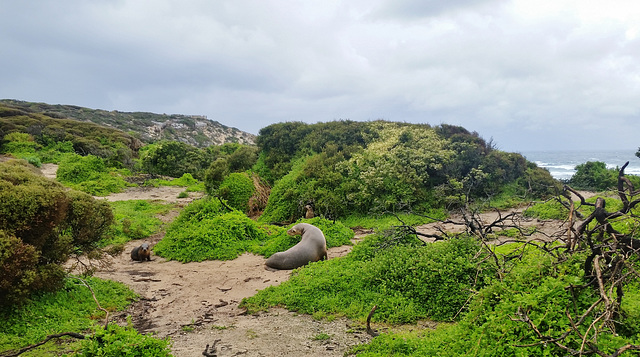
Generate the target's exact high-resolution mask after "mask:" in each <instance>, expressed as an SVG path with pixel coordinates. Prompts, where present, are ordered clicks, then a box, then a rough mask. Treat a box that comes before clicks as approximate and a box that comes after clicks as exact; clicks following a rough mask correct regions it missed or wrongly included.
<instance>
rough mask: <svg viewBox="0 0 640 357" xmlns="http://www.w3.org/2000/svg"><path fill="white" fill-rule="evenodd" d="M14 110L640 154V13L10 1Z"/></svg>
mask: <svg viewBox="0 0 640 357" xmlns="http://www.w3.org/2000/svg"><path fill="white" fill-rule="evenodd" d="M0 18H1V19H2V20H1V21H0V73H2V76H1V77H0V78H1V79H0V99H18V100H25V101H32V102H44V103H49V104H70V105H78V106H82V107H88V108H92V109H104V110H119V111H125V112H135V111H143V112H153V113H166V114H194V115H206V116H207V117H208V118H209V119H212V120H215V121H218V122H220V123H222V124H224V125H226V126H230V127H235V128H238V129H240V130H243V131H246V132H249V133H252V134H258V133H259V131H260V129H261V128H263V127H266V126H268V125H270V124H273V123H279V122H287V121H302V122H306V123H317V122H328V121H333V120H341V119H349V120H355V121H370V120H377V119H384V120H389V121H398V122H409V123H427V124H431V125H434V126H435V125H440V124H451V125H460V126H462V127H464V128H466V129H467V130H469V131H476V132H478V133H479V134H480V136H481V137H483V138H484V139H485V140H487V141H488V140H492V142H493V144H494V145H495V147H497V148H498V149H501V150H504V151H510V152H524V151H537V150H593V149H607V150H608V149H611V150H613V149H616V150H621V149H622V150H630V151H633V152H635V151H636V150H637V149H638V147H639V146H640V135H638V134H640V120H639V119H640V2H639V1H637V0H616V1H615V2H611V1H605V0H603V1H600V0H535V1H532V0H504V1H503V0H474V1H472V0H449V1H441V0H348V1H333V0H319V1H316V0H307V1H290V0H278V1H272V0H255V1H247V0H229V1H224V0H220V1H218V0H180V1H178V0H173V1H170V0H153V1H150V0H92V1H86V0H37V1H36V0H21V1H15V0H0Z"/></svg>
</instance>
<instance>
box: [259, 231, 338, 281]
mask: <svg viewBox="0 0 640 357" xmlns="http://www.w3.org/2000/svg"><path fill="white" fill-rule="evenodd" d="M287 234H289V235H296V234H301V235H302V238H301V239H300V242H298V244H296V245H294V246H293V247H291V248H289V249H287V250H286V251H284V252H278V253H275V254H274V255H272V256H271V257H269V259H267V261H266V262H265V264H266V265H267V266H268V267H269V268H273V269H282V270H289V269H295V268H299V267H301V266H303V265H306V264H307V263H309V262H317V261H318V260H321V259H325V260H326V259H327V240H326V239H325V238H324V234H322V231H321V230H320V229H319V228H318V227H316V226H313V225H311V224H309V223H298V224H296V225H295V226H293V227H292V228H291V229H289V230H288V231H287Z"/></svg>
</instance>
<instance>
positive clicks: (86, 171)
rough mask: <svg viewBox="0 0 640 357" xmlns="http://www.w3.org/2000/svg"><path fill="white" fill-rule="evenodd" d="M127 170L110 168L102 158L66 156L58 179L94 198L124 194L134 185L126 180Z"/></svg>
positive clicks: (57, 176)
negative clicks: (127, 188) (124, 191)
mask: <svg viewBox="0 0 640 357" xmlns="http://www.w3.org/2000/svg"><path fill="white" fill-rule="evenodd" d="M130 174H131V173H130V172H129V170H127V169H114V168H108V167H107V166H106V164H105V163H104V160H103V159H102V158H100V157H97V156H93V155H87V156H80V155H77V154H66V155H65V156H64V158H63V160H62V161H61V162H60V165H59V166H58V172H57V174H56V178H57V179H58V181H60V182H61V183H63V184H65V185H67V186H69V187H71V188H74V189H76V190H79V191H82V192H86V193H89V194H91V195H94V196H106V195H108V194H110V193H117V192H122V191H123V190H124V189H125V188H126V187H129V186H131V185H132V184H129V183H127V181H126V180H125V179H124V177H126V176H130Z"/></svg>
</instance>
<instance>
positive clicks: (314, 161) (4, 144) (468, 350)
mask: <svg viewBox="0 0 640 357" xmlns="http://www.w3.org/2000/svg"><path fill="white" fill-rule="evenodd" d="M54 109H55V110H53V109H52V110H51V111H50V112H48V113H45V114H42V113H37V112H38V111H42V108H39V109H38V108H31V109H28V108H21V109H20V108H16V107H10V106H4V105H2V104H0V139H2V141H0V153H3V154H6V155H8V156H12V157H14V158H19V159H24V160H25V161H21V160H10V161H7V162H2V163H0V266H2V269H3V274H2V275H1V276H0V301H1V302H3V303H4V304H5V309H4V310H2V313H3V314H4V315H3V321H9V324H8V325H7V326H10V328H9V330H7V331H8V332H6V333H4V334H0V344H2V346H4V347H5V348H10V347H15V346H16V345H20V344H22V343H29V342H32V341H36V340H38V339H41V338H42V336H43V334H44V335H46V334H47V333H52V332H54V331H59V330H54V329H50V330H47V331H44V329H43V331H40V330H38V333H39V334H38V335H34V336H31V337H28V338H27V339H25V340H22V342H16V341H17V340H18V339H20V337H19V336H20V333H23V332H21V330H19V328H18V327H19V326H18V325H20V324H19V323H17V322H16V321H22V320H25V321H31V320H30V319H31V317H29V316H27V315H26V314H28V313H29V311H26V310H24V309H21V308H20V305H18V304H16V302H18V301H26V304H28V305H27V306H30V307H29V309H31V310H33V311H38V309H41V308H43V309H46V312H43V313H42V314H46V315H49V314H50V313H51V312H50V311H49V309H61V310H62V311H64V308H63V307H61V306H60V305H64V304H65V303H64V300H66V299H72V300H73V299H78V298H76V297H70V295H73V294H76V293H79V292H78V291H77V290H78V287H77V286H76V285H73V284H72V283H70V281H71V280H69V279H65V276H66V273H65V272H64V270H63V269H62V268H61V264H62V263H64V262H65V261H66V260H67V259H68V258H69V257H71V256H74V255H81V254H93V255H92V256H97V254H98V252H99V251H100V250H99V249H100V248H104V247H106V246H109V247H110V249H111V250H112V251H114V252H118V249H120V251H121V250H122V247H123V245H124V243H126V242H127V241H129V240H132V239H141V238H145V237H148V236H149V235H151V234H154V233H156V232H158V231H159V230H160V229H164V227H163V226H162V222H161V221H160V220H159V219H158V218H157V217H155V216H156V215H157V214H162V213H166V212H168V210H171V209H175V206H173V205H165V204H161V203H157V202H148V201H128V202H121V203H112V204H108V203H106V202H103V201H96V200H94V199H93V198H92V197H91V196H89V195H88V194H86V193H90V194H92V195H106V194H108V193H109V192H118V191H121V190H123V189H125V188H126V187H128V186H132V185H180V186H184V187H187V188H186V190H201V191H202V190H204V191H206V193H207V194H208V197H206V198H205V199H201V200H197V201H194V202H193V203H191V204H190V205H188V206H187V207H185V208H184V209H183V210H182V211H181V213H180V215H179V216H178V218H177V219H176V220H175V221H174V222H172V223H171V224H170V225H168V226H167V227H166V236H165V237H164V238H163V239H162V240H161V241H160V242H159V243H158V244H157V245H156V246H155V247H154V253H155V254H157V255H159V256H163V257H165V258H167V259H175V260H178V261H181V262H185V263H186V262H193V261H202V260H206V259H234V258H236V257H237V256H238V255H240V254H242V253H244V252H252V253H256V254H261V255H264V256H265V257H268V256H270V255H272V254H274V253H275V252H278V251H283V250H286V249H288V248H289V247H291V246H293V245H294V244H296V243H297V242H298V241H299V237H292V236H289V235H287V234H286V229H287V228H288V227H291V226H292V225H293V224H295V223H297V222H301V221H304V222H309V223H311V224H314V225H316V226H318V227H319V228H321V229H322V231H323V232H324V234H325V236H326V238H327V245H328V246H329V247H332V246H339V245H344V244H350V239H351V238H352V237H353V231H352V230H350V229H349V228H348V227H356V226H361V227H368V228H374V229H376V232H377V233H376V234H374V235H371V236H368V237H367V238H366V239H365V240H364V241H362V242H360V243H359V244H358V245H356V246H355V247H354V249H353V250H352V252H351V253H350V254H349V255H347V256H346V257H343V258H336V259H330V260H328V261H323V262H318V263H313V264H309V265H308V266H305V267H303V268H301V269H298V270H296V271H295V272H294V273H293V275H292V277H291V279H290V280H289V281H287V282H285V283H283V284H281V285H280V286H278V287H272V288H268V289H265V290H264V291H261V292H259V293H258V294H257V295H256V296H254V297H251V298H248V299H245V300H244V301H243V302H242V305H243V306H245V307H247V308H248V309H249V310H251V311H254V310H260V309H266V308H268V307H270V306H277V305H281V306H286V307H287V308H289V309H292V310H297V311H300V312H302V313H309V314H312V315H314V316H315V317H316V318H324V317H327V318H332V317H333V316H338V315H344V316H348V317H350V318H353V319H359V320H364V318H365V317H366V315H367V313H368V312H369V311H370V309H371V307H372V306H374V305H377V306H378V310H377V312H376V315H375V316H374V318H373V321H374V322H376V323H386V324H389V325H386V326H393V325H394V324H398V323H415V322H416V321H418V320H421V319H431V320H436V321H441V322H454V323H448V324H442V325H440V327H438V328H437V329H436V330H435V331H431V332H420V333H414V332H411V333H405V332H393V331H394V330H393V329H391V330H390V332H389V333H384V334H382V335H381V336H379V337H377V338H375V339H374V340H373V342H372V343H371V344H369V345H364V346H359V347H357V348H355V349H354V350H353V351H352V352H354V353H359V354H362V355H372V356H373V355H391V354H395V355H415V354H418V355H451V356H453V355H461V354H469V355H560V354H562V353H563V352H566V351H576V350H579V351H583V350H584V348H583V347H584V346H587V347H589V348H591V349H590V350H589V351H593V346H596V348H597V349H599V351H601V352H602V353H606V354H611V353H614V352H615V351H616V350H617V349H619V348H620V346H623V345H625V344H629V345H633V346H636V345H638V344H640V330H639V329H638V326H640V305H639V304H638V303H637V301H638V299H639V298H640V285H639V281H638V276H637V273H635V272H636V271H638V267H637V263H638V260H637V251H635V252H633V251H631V252H630V251H625V255H622V254H620V251H619V250H620V249H623V248H617V247H614V248H611V247H612V246H611V241H614V242H615V241H616V240H618V239H622V240H623V241H630V242H634V239H636V238H635V237H637V232H638V231H639V229H640V224H639V223H638V221H637V219H634V217H636V218H637V215H638V214H639V212H637V209H636V208H634V207H635V205H636V204H637V202H636V201H637V199H636V200H634V198H633V196H634V194H633V192H631V193H630V197H631V198H630V200H628V201H627V202H625V201H624V200H621V199H615V198H611V197H607V198H605V199H604V200H601V201H598V200H596V199H592V200H586V201H584V202H582V203H581V204H578V205H577V206H578V207H579V212H575V213H576V215H575V216H572V217H587V216H590V215H594V214H596V213H597V212H602V211H604V207H605V204H606V209H607V210H608V212H613V211H616V210H617V211H618V212H623V214H621V215H617V216H615V217H616V219H615V220H613V221H612V222H611V223H606V224H605V223H602V222H599V223H598V224H596V223H591V225H589V226H585V227H583V228H584V230H583V231H582V233H584V234H582V233H581V234H582V235H580V236H579V237H578V238H579V244H576V245H575V246H574V247H573V248H572V249H569V250H567V249H565V248H566V247H565V246H563V245H560V244H555V243H553V242H555V241H556V240H557V239H559V238H557V237H556V238H554V239H551V240H550V242H544V243H540V244H538V243H531V242H526V243H520V244H512V245H504V246H501V247H495V246H494V245H493V244H492V243H493V242H491V241H489V239H494V238H495V237H496V236H498V235H500V236H502V237H509V238H512V239H515V240H526V237H525V235H526V234H528V233H530V232H531V231H530V230H527V229H522V227H511V228H509V230H507V229H505V230H502V231H498V230H497V229H495V230H494V231H492V230H488V231H486V232H485V231H484V230H483V229H482V228H483V227H479V226H477V224H479V223H478V221H477V220H475V221H474V219H473V217H469V216H468V215H465V216H464V217H465V218H466V221H467V222H466V223H467V225H468V226H469V227H471V228H473V229H471V228H470V229H469V230H468V231H467V232H466V234H461V235H453V236H447V237H446V239H443V241H439V242H436V243H433V244H425V243H424V242H423V241H422V240H420V239H417V235H416V232H415V231H413V230H412V228H411V227H412V226H414V225H417V224H421V223H426V222H429V221H432V219H433V218H439V219H443V218H445V217H446V216H447V214H448V213H447V212H449V210H452V209H460V210H462V212H463V213H465V212H467V213H468V212H474V211H475V210H480V209H483V208H487V207H498V206H499V207H510V206H513V205H515V204H518V203H521V202H523V201H524V200H528V199H532V198H538V199H541V198H542V199H547V198H551V197H553V194H555V193H560V192H565V193H566V191H562V187H561V184H560V183H559V182H557V181H556V180H553V179H552V178H551V176H550V175H549V173H548V172H547V171H546V170H543V169H540V168H538V167H537V166H536V165H534V164H532V163H530V162H527V161H526V160H525V159H524V157H522V156H521V155H519V154H515V153H507V152H503V151H500V150H497V149H495V148H494V147H493V145H492V144H491V143H488V142H486V141H485V140H484V139H482V138H481V137H480V136H479V135H478V134H477V133H471V132H469V131H467V130H466V129H464V128H461V127H457V126H450V125H439V126H435V127H432V126H430V125H416V124H407V123H392V122H385V121H373V122H353V121H335V122H328V123H318V124H305V123H301V122H289V123H279V124H273V125H270V126H268V127H265V128H263V129H262V130H261V131H260V135H259V136H258V138H257V146H250V145H240V144H237V143H226V144H224V145H216V146H209V147H206V148H198V147H194V146H192V145H189V144H186V143H184V142H180V141H176V140H162V141H156V142H152V143H148V144H146V145H143V144H142V142H141V141H139V140H137V139H136V138H135V137H134V136H132V135H129V134H126V133H124V132H122V131H119V130H116V129H112V128H106V127H101V126H97V125H95V124H93V123H86V122H77V121H73V120H69V119H64V118H65V117H67V116H68V114H65V113H66V112H65V110H67V109H69V110H70V111H74V112H78V111H79V109H78V108H77V107H75V108H64V107H57V108H54ZM80 111H81V110H80ZM105 113H111V114H109V115H107V116H111V117H112V119H114V121H113V123H119V120H121V119H122V118H124V116H121V114H124V113H118V112H115V113H114V112H105ZM105 113H102V114H105ZM105 115H106V114H105ZM184 125H187V126H188V125H191V124H189V123H186V122H185V123H184ZM639 153H640V150H639ZM639 157H640V154H639ZM27 162H28V163H31V164H33V165H35V166H36V167H37V166H39V165H40V164H42V163H50V162H51V163H56V164H58V165H59V168H58V174H57V182H56V181H52V180H47V179H44V178H43V177H41V176H39V175H37V174H36V173H34V172H33V170H34V168H33V166H31V165H29V164H27ZM568 183H569V184H570V185H572V186H574V187H575V188H577V189H590V190H607V189H611V188H614V189H616V190H617V191H618V192H619V191H621V188H620V186H616V185H620V179H619V176H618V170H610V169H607V168H606V167H605V166H604V164H603V163H585V164H583V165H580V166H578V168H577V173H576V175H575V176H574V177H573V178H572V179H571V181H569V182H568ZM628 184H629V185H634V186H635V187H638V185H640V181H638V178H637V177H629V179H628ZM63 185H64V186H63ZM68 188H72V189H73V190H68ZM78 190H79V191H84V192H85V193H83V192H79V191H78ZM631 191H633V190H631ZM629 201H631V203H630V202H629ZM634 202H635V203H634ZM305 206H310V207H312V208H313V210H314V211H315V215H316V217H315V218H312V219H301V217H303V212H304V207H305ZM569 207H570V205H569V204H568V201H567V200H566V198H563V196H555V197H554V198H553V199H551V200H546V201H545V202H541V203H539V204H537V205H535V206H533V207H531V208H529V209H528V210H527V212H526V216H528V217H536V218H538V219H565V218H566V217H567V209H568V208H569ZM467 213H465V214H467ZM250 217H251V218H250ZM429 217H431V218H429ZM611 217H613V216H611ZM252 218H253V219H252ZM400 220H401V221H400ZM594 222H595V221H594ZM271 223H278V225H272V224H271ZM474 224H475V225H476V226H473V225H474ZM387 228H389V229H388V230H387ZM494 228H495V227H494ZM585 232H587V233H585ZM612 232H615V233H612ZM485 233H487V234H485ZM574 233H575V232H574ZM575 234H576V236H578V233H575ZM611 237H613V238H611ZM609 238H611V239H609ZM614 238H615V239H614ZM576 239H577V238H576ZM625 239H626V240H625ZM594 252H595V253H594ZM600 255H602V257H606V259H610V260H609V261H608V262H609V263H612V264H610V265H609V267H607V266H606V265H605V264H601V265H602V268H603V269H605V271H606V272H607V274H609V275H608V277H615V279H613V280H606V281H605V283H604V284H605V285H606V284H609V285H607V287H608V288H609V287H610V289H611V290H610V291H611V294H610V296H611V297H612V300H616V301H618V300H617V299H620V300H619V301H621V303H620V304H619V308H618V310H615V309H614V310H615V311H617V313H620V314H619V315H616V316H615V319H613V320H612V319H609V320H607V321H608V322H609V323H610V324H604V325H598V322H599V321H600V319H602V317H599V315H598V314H600V315H601V316H603V315H604V313H605V312H608V311H609V310H608V309H611V308H610V307H609V305H607V306H606V307H602V305H599V304H600V302H599V301H600V300H603V299H605V298H604V297H603V295H602V294H601V293H599V292H598V291H597V290H595V289H593V287H594V280H593V275H592V273H591V272H590V271H589V270H588V269H587V268H586V267H589V266H590V267H594V266H596V265H597V259H596V258H597V257H599V256H600ZM603 259H604V258H603ZM594 260H596V263H595V264H594V263H593V261H594ZM619 262H624V264H622V263H619ZM613 263H616V264H622V265H615V264H613ZM598 266H600V265H598ZM611 266H620V269H619V270H607V269H610V267H611ZM92 284H93V285H96V286H102V284H107V285H108V284H109V283H103V282H100V281H98V280H95V281H92ZM60 287H65V289H62V290H60V289H59V288H60ZM618 288H619V289H623V290H616V289H618ZM104 289H105V290H106V291H107V293H104V294H107V295H109V292H108V291H109V289H111V288H104ZM84 294H86V292H85V293H84ZM112 295H113V297H114V298H115V297H123V296H124V297H126V298H125V300H126V299H131V296H129V292H127V291H123V290H121V289H119V288H117V287H114V288H113V293H112ZM73 296H75V295H73ZM622 296H624V297H625V298H624V299H623V300H622ZM110 298H111V296H109V297H106V296H104V295H100V299H101V301H105V304H110V302H108V301H109V299H110ZM50 299H51V300H54V301H56V304H57V305H54V306H55V307H54V308H52V307H50V305H49V304H50V301H49V300H50ZM83 299H84V298H83ZM599 299H600V300H599ZM124 304H125V303H124V302H121V301H120V302H118V303H117V304H116V305H117V307H114V308H118V309H119V308H121V307H122V306H123V305H124ZM585 311H586V312H585ZM64 314H66V313H63V316H66V315H64ZM80 314H82V315H83V316H86V315H87V314H90V315H91V314H95V309H91V308H87V309H84V308H83V309H81V311H80ZM57 318H58V317H56V319H57ZM62 318H66V317H62ZM578 319H580V320H579V321H578ZM69 321H74V322H73V323H74V324H75V323H78V325H74V326H71V325H69V326H66V325H65V326H64V328H68V329H72V330H78V329H87V328H92V329H93V330H94V336H97V337H96V338H93V339H89V340H86V341H85V342H83V343H82V347H77V348H78V351H80V350H81V351H82V352H81V353H83V355H87V356H89V355H97V354H99V353H101V352H99V351H120V349H119V348H118V346H123V345H131V346H136V347H135V348H134V350H135V351H137V352H134V351H132V352H131V354H134V353H138V352H140V351H142V350H145V351H147V352H141V353H146V355H165V354H166V353H167V344H168V341H166V340H156V339H152V338H147V337H146V336H140V335H138V334H137V333H136V332H135V331H134V330H132V329H131V328H130V327H129V328H121V327H117V326H115V325H109V326H107V327H106V328H102V327H97V326H95V325H92V324H90V323H89V322H88V321H84V320H83V321H81V322H77V321H78V320H75V319H73V320H72V319H69ZM28 323H31V322H28ZM576 323H577V324H576ZM572 324H575V326H573V325H572ZM531 326H535V328H532V327H531ZM585 326H587V327H588V326H592V327H590V328H586V327H585ZM14 330H15V331H14ZM536 330H537V331H536ZM596 330H597V335H598V336H597V341H595V340H594V341H595V342H592V341H591V340H589V341H587V340H586V339H584V340H583V339H582V337H580V336H593V333H594V332H593V331H596ZM566 331H570V332H571V334H568V335H567V336H565V337H564V338H563V340H562V343H564V344H566V346H569V347H568V348H569V349H568V350H563V349H562V347H559V346H558V344H557V343H556V342H557V341H552V342H549V341H550V340H549V339H546V340H545V338H546V337H545V336H547V337H548V336H558V335H562V334H564V333H565V332H566ZM541 336H543V337H541ZM545 342H546V343H545ZM581 344H582V347H581V346H580V345H581ZM444 345H446V346H447V348H446V349H443V348H442V346H444ZM150 351H155V352H153V353H152V352H150ZM114 353H115V352H114ZM120 353H123V354H124V355H126V354H127V353H129V352H120ZM142 355H145V354H142Z"/></svg>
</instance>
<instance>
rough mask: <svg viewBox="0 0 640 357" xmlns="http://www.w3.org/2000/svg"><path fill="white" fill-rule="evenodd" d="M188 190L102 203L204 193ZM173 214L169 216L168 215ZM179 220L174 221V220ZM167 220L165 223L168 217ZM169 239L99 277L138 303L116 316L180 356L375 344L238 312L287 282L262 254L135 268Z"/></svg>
mask: <svg viewBox="0 0 640 357" xmlns="http://www.w3.org/2000/svg"><path fill="white" fill-rule="evenodd" d="M40 170H41V172H42V173H43V175H45V176H47V177H49V178H55V176H56V170H57V165H53V164H44V165H42V167H41V168H40ZM182 191H184V188H182V187H157V188H146V187H145V188H141V187H133V188H129V189H127V190H126V192H123V193H118V194H113V195H109V196H107V197H96V198H97V199H106V200H109V201H119V200H134V199H148V200H163V201H167V202H173V203H182V204H187V203H188V202H190V201H192V200H193V199H195V198H198V197H201V194H198V193H189V197H187V198H180V199H179V198H177V196H178V194H179V193H180V192H182ZM170 216H171V215H170ZM173 216H174V217H172V218H175V215H173ZM162 218H163V219H166V218H167V217H162ZM163 236H164V234H163V233H161V234H157V235H154V236H152V237H149V238H147V239H144V240H139V241H132V242H129V243H128V244H127V245H126V247H125V249H124V251H123V253H122V254H121V255H119V256H117V257H115V258H113V260H112V261H111V264H110V265H109V268H106V269H103V270H101V271H99V272H97V273H96V276H98V277H100V278H104V279H111V280H115V281H119V282H122V283H124V284H126V285H127V286H129V287H131V288H132V289H133V290H134V291H135V292H136V293H138V294H139V295H140V299H139V300H138V301H137V302H135V303H134V304H132V306H131V307H130V308H129V309H127V310H126V311H123V312H121V313H118V314H116V315H115V316H112V319H113V320H115V321H117V322H118V323H121V324H124V323H126V318H127V316H128V315H130V316H131V318H132V322H133V324H134V326H135V327H136V328H137V329H138V330H139V331H140V332H142V333H155V334H157V336H158V337H166V336H170V337H171V340H172V354H173V355H174V356H176V357H187V356H189V357H191V356H202V352H203V350H204V349H205V347H206V346H207V345H210V346H211V345H214V344H215V345H216V352H217V356H219V357H227V356H343V355H344V353H345V352H346V351H347V350H348V349H349V348H350V347H351V346H353V345H357V344H360V343H364V342H367V341H369V340H370V336H369V335H367V334H366V332H365V331H364V328H363V327H364V326H360V325H358V324H357V323H354V322H351V321H349V320H347V319H335V320H333V321H331V322H328V321H316V320H314V319H313V318H312V317H311V316H308V315H298V314H296V313H294V312H290V311H287V310H285V309H280V308H276V309H271V310H270V311H269V312H263V313H259V314H256V315H247V314H245V311H243V310H241V309H239V308H238V304H239V303H240V301H242V299H243V298H245V297H249V296H253V295H255V293H256V292H257V291H258V290H261V289H264V288H266V287H268V286H272V285H278V284H280V283H282V282H283V281H286V280H287V279H288V278H289V275H290V274H291V272H290V271H284V270H281V271H272V270H267V269H265V265H264V261H265V259H264V258H263V257H262V256H257V255H253V254H248V253H247V254H243V255H241V256H240V257H238V258H237V259H234V260H230V261H204V262H200V263H187V264H182V263H179V262H176V261H167V260H165V259H164V258H161V257H158V256H155V255H152V258H151V261H150V262H134V261H132V260H131V258H130V252H131V249H133V248H134V247H136V246H138V245H140V244H142V243H143V242H147V243H150V244H151V246H153V245H155V244H156V243H157V242H158V241H159V240H160V239H162V237H163ZM350 250H351V246H342V247H336V248H331V249H329V252H328V255H329V257H330V258H335V257H338V256H344V255H346V254H347V253H348V252H349V251H350Z"/></svg>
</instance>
